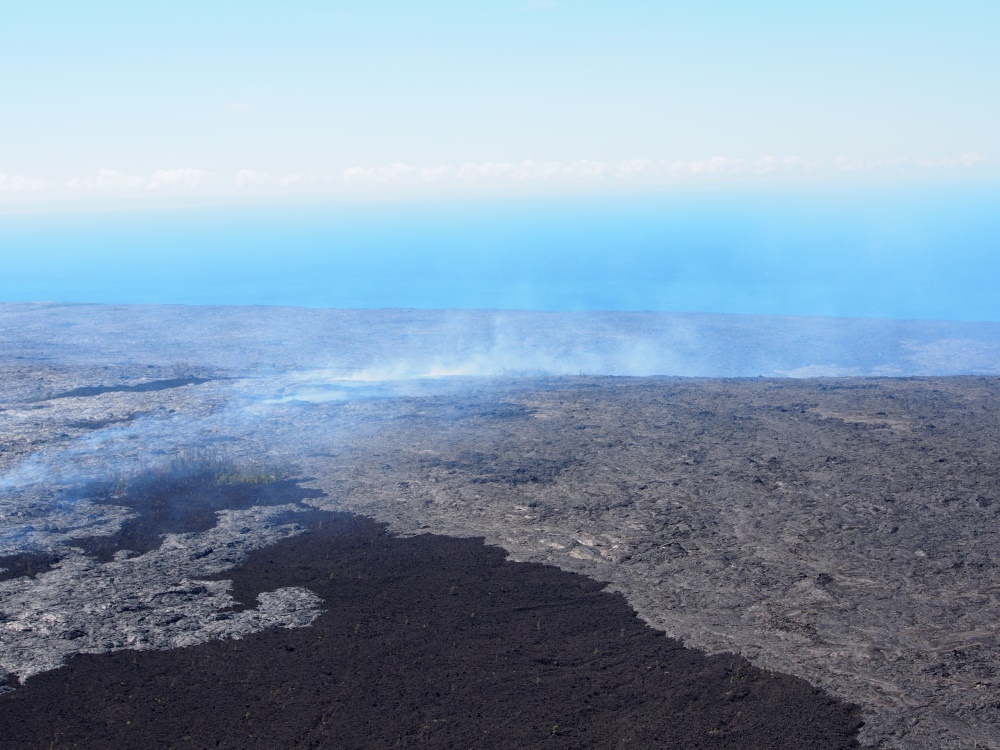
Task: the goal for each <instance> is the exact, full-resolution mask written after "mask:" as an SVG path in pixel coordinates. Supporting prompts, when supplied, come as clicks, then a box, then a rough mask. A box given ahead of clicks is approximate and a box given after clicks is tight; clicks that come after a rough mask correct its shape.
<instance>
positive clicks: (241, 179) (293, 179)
mask: <svg viewBox="0 0 1000 750" xmlns="http://www.w3.org/2000/svg"><path fill="white" fill-rule="evenodd" d="M234 181H235V182H236V185H237V187H241V188H245V187H268V186H275V187H288V186H289V185H297V184H299V183H301V182H304V181H305V178H304V177H303V176H302V175H300V174H286V175H272V174H268V173H267V172H258V171H256V170H253V169H241V170H240V171H239V172H237V173H236V178H235V180H234Z"/></svg>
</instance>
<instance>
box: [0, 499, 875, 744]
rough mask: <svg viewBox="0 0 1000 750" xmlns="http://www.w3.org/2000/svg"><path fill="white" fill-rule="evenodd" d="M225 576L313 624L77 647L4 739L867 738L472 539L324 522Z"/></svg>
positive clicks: (824, 706)
mask: <svg viewBox="0 0 1000 750" xmlns="http://www.w3.org/2000/svg"><path fill="white" fill-rule="evenodd" d="M306 527H307V529H308V530H307V531H306V532H305V533H304V534H301V535H298V536H296V537H293V538H289V539H286V540H285V541H283V542H280V543H278V544H276V545H275V546H273V547H268V548H267V549H266V550H259V551H257V552H255V553H252V554H251V555H250V556H249V557H248V558H247V560H246V562H245V563H244V564H243V565H242V566H241V567H239V568H238V569H236V570H233V571H229V572H227V573H226V574H225V575H226V576H227V577H228V578H231V579H233V580H234V583H235V585H234V587H233V595H234V596H235V597H236V599H237V600H239V601H243V602H247V601H253V599H254V598H255V597H256V596H257V595H258V594H259V593H261V592H262V591H268V590H271V589H274V588H288V587H295V588H301V589H306V590H309V591H312V592H315V593H316V594H318V595H319V596H320V597H321V598H322V599H323V600H324V607H325V609H326V612H325V613H324V614H323V615H321V616H320V617H319V618H318V619H317V620H316V621H315V622H314V623H313V624H312V625H311V626H310V627H308V628H298V629H282V628H279V629H268V630H265V631H262V632H259V633H256V634H252V635H247V636H246V637H244V638H243V639H241V640H222V641H214V642H212V643H208V644H205V645H201V646H191V647H187V648H182V649H174V650H157V651H141V652H139V651H122V652H118V653H113V654H104V655H100V656H79V657H76V658H74V659H72V660H70V662H69V664H68V665H67V666H66V667H64V668H62V669H60V670H57V671H53V672H48V673H46V674H43V675H39V676H37V677H34V678H32V679H31V680H29V681H28V682H27V684H26V685H24V686H23V687H21V688H20V689H18V690H16V691H14V692H11V693H8V694H7V695H5V696H3V697H0V747H3V748H12V749H13V748H17V749H18V750H21V749H22V748H25V749H26V748H101V749H102V750H106V749H111V748H136V747H143V748H167V747H178V748H179V747H192V748H207V747H224V748H262V749H263V748H267V749H268V750H270V749H271V748H290V747H313V748H344V747H351V748H391V747H414V748H415V747H421V748H424V747H438V748H446V747H455V748H472V747H476V748H514V747H518V748H533V747H538V748H541V747H545V748H632V747H648V748H654V747H663V748H678V749H679V748H748V749H750V748H753V749H755V750H756V749H757V748H788V749H789V750H799V749H800V748H803V747H809V748H818V749H819V748H849V747H856V746H857V741H856V739H855V734H856V730H857V727H858V725H859V724H860V720H859V718H858V712H857V711H856V710H855V709H853V708H852V707H850V706H846V705H844V704H842V703H839V702H837V701H834V700H832V699H831V698H830V697H829V696H827V695H825V694H823V693H821V692H820V691H817V690H814V689H812V688H810V687H809V686H808V685H807V684H806V683H804V682H803V681H801V680H797V679H794V678H791V677H787V676H783V675H779V674H773V673H766V672H763V671H761V670H759V669H755V668H753V667H751V666H750V665H749V664H748V663H747V662H746V661H745V660H743V659H741V658H738V657H734V656H715V657H705V656H703V655H701V654H699V653H698V652H695V651H692V650H690V649H685V648H682V647H681V646H680V645H679V644H678V643H677V642H676V641H672V640H670V639H668V638H664V637H663V635H662V634H661V633H657V632H656V631H655V630H653V629H652V628H650V627H648V626H647V625H645V624H643V623H642V622H641V621H640V620H639V619H638V618H637V617H636V616H635V613H634V612H633V611H632V610H631V609H630V608H629V607H628V605H627V604H626V603H625V601H624V600H623V599H622V598H621V597H620V596H614V595H612V594H608V593H604V592H602V591H601V589H602V586H601V585H600V584H597V583H595V582H594V581H592V580H590V579H587V578H584V577H582V576H578V575H575V574H571V573H564V572H561V571H559V570H558V569H556V568H553V567H549V566H540V565H532V564H524V563H520V564H518V563H510V562H507V561H505V560H504V558H505V554H504V553H503V551H502V550H499V549H497V548H493V547H489V548H488V547H484V546H483V545H482V543H481V542H480V541H478V540H457V539H450V538H447V537H437V536H429V535H422V536H417V537H412V538H409V539H399V538H393V537H391V536H388V535H387V534H386V533H385V532H384V531H383V530H382V529H380V528H378V527H377V526H375V525H374V524H372V523H371V522H369V521H366V520H363V519H358V518H354V517H350V516H344V515H339V516H334V515H332V514H327V513H314V514H312V515H311V516H310V520H309V522H307V523H306Z"/></svg>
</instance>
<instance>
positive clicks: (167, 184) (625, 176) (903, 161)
mask: <svg viewBox="0 0 1000 750" xmlns="http://www.w3.org/2000/svg"><path fill="white" fill-rule="evenodd" d="M996 166H997V162H996V160H994V159H991V158H990V157H988V156H986V155H983V154H976V153H966V154H961V155H959V156H950V157H938V158H919V159H918V158H911V157H887V158H881V159H857V158H850V157H847V156H840V157H837V158H835V159H804V158H801V157H798V156H773V155H768V156H761V157H758V158H755V159H745V158H741V157H729V156H712V157H709V158H705V159H687V160H665V159H624V160H621V161H599V160H594V159H576V160H573V161H534V160H532V159H526V160H523V161H479V162H474V161H467V162H463V163H461V164H432V165H413V164H408V163H405V162H393V163H390V164H376V165H358V166H350V167H347V168H344V169H342V170H340V171H337V172H327V173H321V172H317V173H311V174H301V173H275V172H267V171H262V170H258V169H254V168H252V167H245V168H241V169H239V170H237V171H236V172H235V173H232V172H230V173H228V174H227V173H222V172H213V171H211V170H208V169H203V168H198V167H191V166H185V167H169V168H164V169H157V170H155V171H153V172H151V173H148V174H145V175H142V174H126V173H123V172H119V171H117V170H115V169H110V168H104V169H101V170H99V171H98V172H97V173H96V174H90V175H83V176H77V177H71V178H69V179H65V178H64V179H62V180H58V179H56V180H53V179H40V178H37V177H28V176H24V175H15V174H8V173H5V172H0V196H6V199H7V200H16V199H17V195H27V194H33V195H39V196H45V195H50V196H52V195H54V196H59V195H63V196H72V195H81V194H85V193H103V194H123V195H124V194H135V195H137V194H143V193H146V194H150V193H163V194H167V193H185V194H194V195H197V194H214V195H220V194H221V195H233V194H239V193H252V192H255V193H281V192H293V191H294V192H304V193H312V194H325V193H330V194H337V193H344V192H345V191H346V192H351V191H353V190H373V189H380V188H382V189H387V190H425V189H444V190H448V189H452V190H469V189H475V188H476V187H482V188H490V187H497V186H499V187H506V188H513V189H519V188H521V187H530V186H542V187H544V186H551V187H572V186H594V187H600V186H603V187H609V188H614V187H616V186H621V187H627V186H640V187H642V186H646V187H655V186H664V185H671V184H687V183H699V182H702V183H710V182H712V181H720V182H725V181H742V182H753V181H759V182H765V181H775V180H782V179H812V180H822V179H831V180H837V179H844V178H847V179H865V178H866V177H872V178H878V177H906V176H910V177H915V176H921V175H923V176H926V177H932V178H933V177H934V176H943V175H945V174H948V173H952V174H957V173H963V172H964V173H967V174H970V175H972V174H986V173H987V172H989V173H990V174H994V176H995V167H996Z"/></svg>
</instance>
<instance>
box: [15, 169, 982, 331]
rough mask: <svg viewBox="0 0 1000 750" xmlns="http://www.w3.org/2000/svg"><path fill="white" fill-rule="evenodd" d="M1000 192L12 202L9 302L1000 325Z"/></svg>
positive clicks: (973, 189) (732, 192)
mask: <svg viewBox="0 0 1000 750" xmlns="http://www.w3.org/2000/svg"><path fill="white" fill-rule="evenodd" d="M998 199H1000V190H998V189H997V188H995V187H982V186H979V187H969V186H964V187H936V188H933V189H931V188H922V189H917V188H910V189H899V188H895V189H893V188H888V187H885V188H880V189H867V190H847V189H845V188H841V189H839V190H832V189H830V190H819V189H816V188H813V189H808V190H802V191H798V192H794V191H789V190H780V191H779V190H768V191H756V192H750V191H739V190H729V191H721V190H719V191H711V192H709V191H705V192H699V193H690V194H681V193H677V192H672V193H661V194H646V195H618V196H613V197H609V196H576V197H561V198H532V199H527V198H521V199H479V200H471V199H470V200H449V201H445V200H441V201H425V200H411V201H397V202H392V201H383V202H374V201H372V202H368V203H361V202H359V203H346V202H343V203H328V204H322V205H321V204H311V205H272V206H233V207H219V206H216V207H203V208H187V209H169V210H167V209H162V210H155V211H154V210H148V211H137V210H131V211H104V212H101V211H89V212H83V211H79V212H58V211H56V212H48V213H36V214H24V215H7V216H0V301H68V302H107V303H184V304H241V305H245V304H259V305H304V306H316V307H355V308H377V307H410V308H507V309H539V310H588V309H590V310H597V309H601V310H665V311H679V312H724V313H753V314H776V315H835V316H847V317H887V318H916V319H941V320H990V321H1000V293H998V291H1000V211H998V210H997V209H998V207H1000V200H998Z"/></svg>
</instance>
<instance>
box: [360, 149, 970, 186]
mask: <svg viewBox="0 0 1000 750" xmlns="http://www.w3.org/2000/svg"><path fill="white" fill-rule="evenodd" d="M988 161H989V160H988V159H987V157H985V156H982V155H980V154H964V155H963V156H961V157H955V158H951V159H936V160H923V161H914V160H912V159H910V158H908V157H892V158H884V159H875V160H864V159H850V158H848V157H846V156H841V157H838V158H836V159H834V160H832V161H824V160H822V159H819V160H813V161H810V160H807V159H802V158H800V157H798V156H781V157H779V156H773V155H768V156H762V157H760V158H757V159H753V160H748V159H742V158H731V157H727V156H713V157H711V158H708V159H691V160H674V161H669V160H650V159H627V160H624V161H619V162H604V161H594V160H588V159H580V160H577V161H571V162H557V161H551V162H536V161H532V160H530V159H529V160H525V161H521V162H492V161H489V162H465V163H464V164H461V165H449V164H439V165H436V166H420V167H418V166H412V165H409V164H405V163H402V162H396V163H393V164H386V165H381V166H366V167H361V166H357V167H349V168H348V169H345V170H344V171H343V173H342V180H343V182H344V183H345V184H347V185H413V186H419V185H426V184H432V183H448V182H452V183H463V182H464V183H469V182H475V183H482V182H492V183H523V182H544V181H553V182H575V183H588V182H589V183H600V182H607V181H616V182H627V181H633V182H668V183H669V182H670V181H678V180H690V179H696V180H704V179H712V178H728V177H758V178H759V177H764V176H769V177H775V176H793V175H799V174H806V173H808V174H823V173H827V174H837V173H858V174H862V173H880V172H881V173H891V172H903V171H907V170H912V169H917V168H936V169H942V168H944V169H959V168H970V167H974V166H978V165H981V164H984V163H986V162H988Z"/></svg>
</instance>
